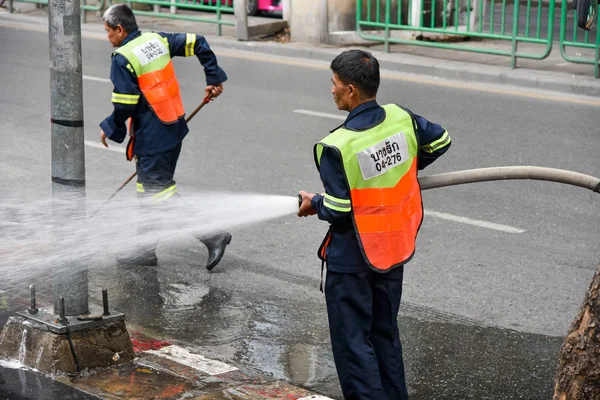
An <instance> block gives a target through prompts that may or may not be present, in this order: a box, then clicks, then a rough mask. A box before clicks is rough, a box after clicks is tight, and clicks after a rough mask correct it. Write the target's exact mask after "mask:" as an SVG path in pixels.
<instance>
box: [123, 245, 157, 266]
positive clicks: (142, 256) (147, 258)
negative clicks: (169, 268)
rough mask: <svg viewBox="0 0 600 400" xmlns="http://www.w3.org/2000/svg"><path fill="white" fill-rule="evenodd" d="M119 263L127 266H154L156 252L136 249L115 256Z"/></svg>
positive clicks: (155, 263)
mask: <svg viewBox="0 0 600 400" xmlns="http://www.w3.org/2000/svg"><path fill="white" fill-rule="evenodd" d="M117 261H118V262H119V264H122V265H126V266H128V267H133V266H146V267H154V266H156V265H157V264H158V259H157V258H156V252H155V251H154V250H148V249H145V250H137V251H134V252H133V253H131V254H128V255H125V256H119V257H117Z"/></svg>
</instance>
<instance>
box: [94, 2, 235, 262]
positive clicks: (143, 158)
mask: <svg viewBox="0 0 600 400" xmlns="http://www.w3.org/2000/svg"><path fill="white" fill-rule="evenodd" d="M103 20H104V28H105V30H106V32H107V35H108V40H109V41H110V43H111V44H112V45H113V47H115V48H116V50H115V52H114V53H113V56H112V65H111V73H110V77H111V80H112V82H113V85H114V91H113V93H112V103H113V106H114V111H113V113H112V114H111V115H110V116H108V117H107V118H106V119H105V120H104V121H102V123H101V124H100V127H101V128H102V131H101V133H100V140H101V142H102V143H103V144H104V145H105V146H107V143H106V138H108V139H110V140H113V141H115V142H117V143H122V142H123V140H124V139H125V137H126V136H127V128H126V121H127V120H128V119H129V118H131V121H132V124H131V132H130V135H131V139H130V143H129V145H128V152H127V153H128V158H135V160H136V171H137V177H138V181H137V191H138V195H139V196H140V198H141V199H142V200H143V209H144V210H145V211H146V212H148V213H153V212H154V213H156V215H157V219H159V218H158V214H159V213H160V211H159V208H158V207H157V204H162V203H164V202H165V201H166V200H167V199H170V198H171V197H174V196H178V193H177V186H176V183H175V180H174V179H173V177H174V174H175V167H176V166H177V160H178V159H179V154H180V152H181V144H182V141H183V139H184V138H185V136H186V135H187V133H188V132H189V129H188V126H187V123H186V121H185V118H184V115H185V112H184V108H183V102H182V100H181V93H180V90H179V82H178V81H177V77H176V76H175V71H174V69H173V64H172V61H171V58H172V57H175V56H185V57H191V56H196V57H197V58H198V60H199V61H200V63H201V64H202V66H203V67H204V74H205V76H206V88H205V95H206V98H207V99H211V100H214V99H215V98H217V97H218V96H219V95H220V94H221V93H223V82H225V81H226V80H227V75H226V73H225V71H223V70H222V69H221V68H220V67H219V65H218V63H217V58H216V56H215V54H214V53H213V52H212V50H211V49H210V46H209V45H208V43H207V42H206V39H205V38H204V37H203V36H200V35H196V34H191V33H187V34H185V33H162V32H159V33H155V32H148V33H142V32H140V30H139V29H138V26H137V23H136V20H135V16H134V14H133V12H132V10H131V9H130V8H129V7H128V6H127V5H125V4H115V5H113V6H111V7H110V8H109V9H107V10H106V12H105V13H104V16H103ZM133 139H135V140H133ZM146 200H147V201H146ZM156 225H157V224H146V225H143V226H140V227H139V235H138V236H139V237H143V236H144V235H145V236H146V237H147V236H148V232H149V231H152V229H157V228H156ZM198 239H199V240H200V241H201V242H203V243H204V244H205V245H206V247H207V249H208V260H207V263H206V268H207V269H208V270H212V269H213V268H214V267H215V266H216V265H217V264H218V263H219V261H220V260H221V257H222V256H223V254H224V252H225V247H226V246H227V244H229V242H230V241H231V234H229V233H228V232H222V233H219V234H217V235H213V236H210V237H199V238H198ZM155 247H156V243H155V242H153V241H152V240H144V241H143V243H140V244H139V245H138V247H137V248H136V249H135V251H133V252H132V254H128V255H125V256H122V257H118V258H117V259H118V261H119V262H120V263H122V264H126V265H156V264H157V261H158V260H157V258H156V253H155Z"/></svg>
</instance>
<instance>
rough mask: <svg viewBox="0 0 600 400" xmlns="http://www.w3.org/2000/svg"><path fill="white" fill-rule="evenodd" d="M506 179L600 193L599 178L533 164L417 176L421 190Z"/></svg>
mask: <svg viewBox="0 0 600 400" xmlns="http://www.w3.org/2000/svg"><path fill="white" fill-rule="evenodd" d="M508 179H533V180H540V181H549V182H558V183H565V184H568V185H574V186H578V187H582V188H585V189H590V190H591V191H593V192H596V193H600V178H596V177H593V176H591V175H585V174H581V173H578V172H573V171H567V170H563V169H556V168H546V167H534V166H510V167H493V168H477V169H468V170H464V171H455V172H446V173H443V174H436V175H429V176H422V177H419V184H420V186H421V190H427V189H435V188H440V187H444V186H453V185H463V184H465V183H475V182H488V181H500V180H508Z"/></svg>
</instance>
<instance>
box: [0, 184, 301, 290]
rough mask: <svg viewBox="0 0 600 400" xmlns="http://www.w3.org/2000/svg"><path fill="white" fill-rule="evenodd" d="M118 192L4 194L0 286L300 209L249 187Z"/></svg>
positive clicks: (21, 283) (0, 215)
mask: <svg viewBox="0 0 600 400" xmlns="http://www.w3.org/2000/svg"><path fill="white" fill-rule="evenodd" d="M53 197H55V196H53ZM123 197H124V196H121V197H119V196H117V197H115V198H114V199H113V200H112V201H111V202H109V203H105V201H106V198H102V199H99V198H98V199H94V198H89V197H88V198H86V199H85V200H81V195H79V196H77V195H74V194H70V195H69V194H65V195H63V196H60V198H58V199H57V198H51V199H49V198H46V199H37V200H36V199H33V200H32V199H28V200H25V199H17V198H12V199H11V198H8V199H5V200H4V201H3V204H2V206H0V232H1V234H0V276H2V277H3V278H2V279H1V280H0V291H2V290H4V291H7V290H11V287H14V286H17V285H18V286H20V290H22V288H23V286H24V284H25V283H27V282H28V281H30V280H31V278H32V277H36V276H40V275H44V274H45V275H56V274H58V273H63V274H64V273H65V272H67V273H68V272H76V271H79V270H81V269H87V268H90V267H93V265H94V262H93V259H94V257H103V258H106V257H116V256H117V255H122V254H127V253H130V252H132V251H134V250H135V249H136V248H139V246H144V245H148V246H153V245H156V243H158V242H160V241H163V240H169V241H173V240H177V239H178V238H184V237H186V236H187V237H189V236H192V237H195V238H201V237H208V236H211V235H214V234H215V233H218V232H221V231H226V230H229V229H232V228H240V227H244V226H247V225H251V224H257V223H260V222H264V221H267V220H270V219H274V218H280V217H284V216H286V215H291V214H294V213H296V212H297V210H298V203H297V199H296V197H292V196H271V195H262V194H252V193H228V192H196V193H193V192H186V195H185V196H184V197H177V196H173V197H171V198H169V199H168V200H167V201H164V202H162V204H161V203H158V204H140V201H139V200H138V199H136V198H135V197H133V198H130V197H127V198H123ZM98 210H100V211H99V212H97V213H95V212H96V211H98ZM92 214H94V215H93V216H92V217H91V215H92ZM27 284H28V283H27Z"/></svg>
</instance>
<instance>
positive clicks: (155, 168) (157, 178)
mask: <svg viewBox="0 0 600 400" xmlns="http://www.w3.org/2000/svg"><path fill="white" fill-rule="evenodd" d="M180 153H181V143H179V144H178V145H177V146H175V147H174V148H172V149H170V150H167V151H163V152H162V153H158V154H152V155H148V156H137V162H136V171H137V176H138V183H141V184H142V185H143V188H144V192H139V191H138V193H143V196H148V195H154V194H156V193H159V192H161V191H163V190H165V189H167V188H169V187H171V186H173V185H175V180H174V179H173V177H174V175H175V168H176V167H177V160H178V159H179V154H180Z"/></svg>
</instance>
